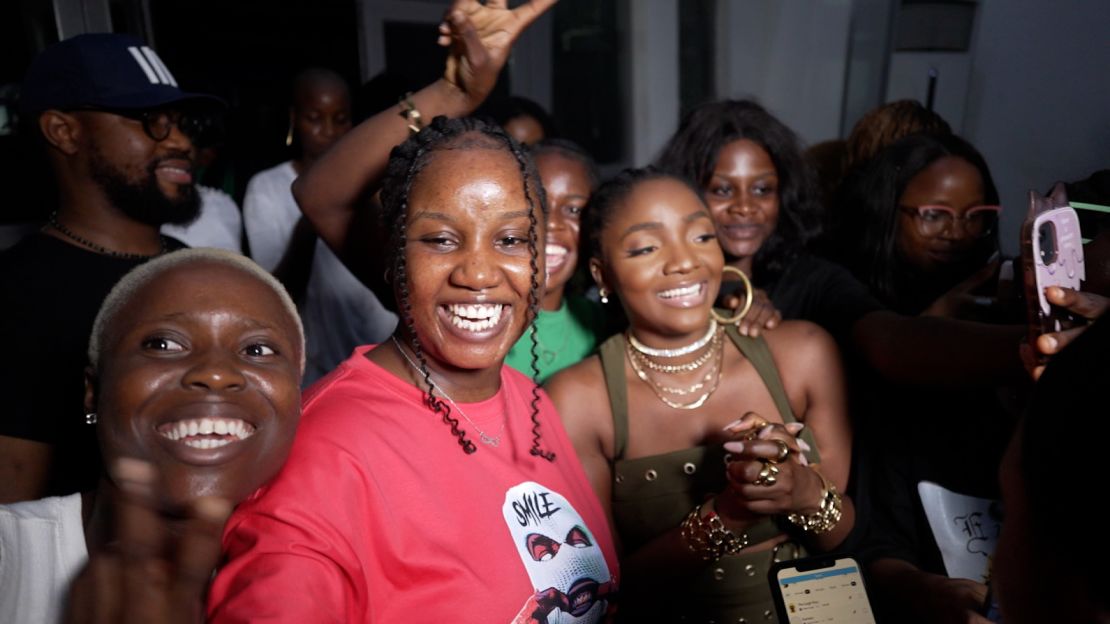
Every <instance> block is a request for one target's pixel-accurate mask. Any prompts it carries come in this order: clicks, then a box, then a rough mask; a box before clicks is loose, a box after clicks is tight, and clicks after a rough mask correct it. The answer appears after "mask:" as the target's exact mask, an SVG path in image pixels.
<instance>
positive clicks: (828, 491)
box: [786, 470, 843, 535]
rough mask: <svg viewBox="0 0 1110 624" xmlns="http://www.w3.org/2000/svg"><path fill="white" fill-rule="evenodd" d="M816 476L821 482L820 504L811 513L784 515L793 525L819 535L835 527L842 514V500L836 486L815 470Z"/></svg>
mask: <svg viewBox="0 0 1110 624" xmlns="http://www.w3.org/2000/svg"><path fill="white" fill-rule="evenodd" d="M814 472H816V473H817V476H818V477H821V484H822V487H823V491H822V493H821V506H820V507H818V508H817V511H815V512H813V513H811V514H800V513H797V512H795V513H792V514H789V515H787V516H786V519H787V520H789V521H790V522H791V523H792V524H794V526H797V527H798V528H799V529H801V530H803V531H805V532H806V533H813V534H814V535H820V534H822V533H828V532H829V531H831V530H833V528H834V527H836V523H838V522H840V517H841V515H843V512H842V510H841V504H842V502H843V501H842V500H841V499H840V492H837V491H836V486H835V485H833V484H832V483H829V480H828V479H826V478H825V475H823V474H821V473H820V472H817V471H816V470H814Z"/></svg>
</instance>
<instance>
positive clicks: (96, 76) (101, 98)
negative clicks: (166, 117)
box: [20, 33, 224, 113]
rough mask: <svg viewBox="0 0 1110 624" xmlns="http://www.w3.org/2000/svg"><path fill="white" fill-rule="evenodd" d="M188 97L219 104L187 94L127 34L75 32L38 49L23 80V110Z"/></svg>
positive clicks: (119, 106) (117, 106)
mask: <svg viewBox="0 0 1110 624" xmlns="http://www.w3.org/2000/svg"><path fill="white" fill-rule="evenodd" d="M184 102H191V103H196V104H201V105H207V106H210V107H214V108H223V107H224V102H223V100H221V99H220V98H217V97H215V96H212V95H206V94H203V93H189V92H186V91H182V90H181V89H180V88H179V87H178V86H177V80H176V79H175V78H174V77H173V74H171V73H170V70H169V69H168V68H167V67H166V65H165V64H164V63H162V59H160V58H159V57H158V54H157V53H156V52H155V51H154V50H152V49H150V47H149V46H147V45H146V43H144V42H143V41H142V40H141V39H139V38H138V37H134V36H131V35H121V34H112V33H99V34H88V35H78V36H76V37H73V38H71V39H66V40H65V41H60V42H58V43H56V44H53V45H51V46H49V47H47V48H46V49H45V50H43V51H42V52H41V53H39V55H38V56H37V57H35V60H34V61H32V62H31V67H30V69H28V70H27V78H26V79H25V80H24V82H23V89H22V94H21V97H20V108H21V109H22V110H23V112H25V113H37V112H41V111H44V110H48V109H58V110H73V109H80V108H91V109H109V110H111V109H114V110H144V109H149V108H157V107H160V106H166V105H169V104H177V103H184Z"/></svg>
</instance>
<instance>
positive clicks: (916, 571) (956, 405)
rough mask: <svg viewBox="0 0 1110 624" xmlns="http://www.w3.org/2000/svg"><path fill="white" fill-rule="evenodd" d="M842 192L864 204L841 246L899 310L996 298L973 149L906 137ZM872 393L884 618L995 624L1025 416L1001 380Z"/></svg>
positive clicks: (884, 387) (986, 213)
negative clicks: (1006, 471)
mask: <svg viewBox="0 0 1110 624" xmlns="http://www.w3.org/2000/svg"><path fill="white" fill-rule="evenodd" d="M846 197H852V198H854V199H852V200H851V201H849V202H846V203H845V204H844V205H842V206H840V207H839V208H838V214H839V215H841V216H842V217H843V221H842V222H841V223H842V225H843V226H844V227H845V229H844V230H843V232H842V236H840V237H838V238H839V240H841V241H845V242H849V241H850V242H854V245H855V246H854V247H853V248H852V249H850V250H848V253H847V254H845V259H846V260H847V261H848V264H849V266H850V268H851V269H852V270H853V271H854V272H855V274H856V276H857V277H858V278H859V279H860V281H862V282H864V283H866V284H867V285H868V286H869V288H870V290H871V293H872V294H873V295H874V296H875V297H876V298H877V299H879V300H880V301H882V302H883V303H884V304H885V305H886V306H888V307H889V308H891V309H893V310H895V311H898V312H901V313H903V314H919V313H921V312H922V311H926V310H929V309H930V308H934V310H932V311H930V313H933V312H935V311H936V310H935V308H936V307H937V306H936V305H935V304H934V302H935V301H936V300H938V298H939V297H940V296H941V295H943V294H945V293H947V292H949V291H951V290H952V289H953V287H955V286H957V285H959V284H961V283H967V282H972V281H983V282H986V283H987V284H989V286H984V287H983V288H985V290H983V291H982V292H978V291H975V290H972V291H971V293H970V294H973V295H982V296H989V295H992V294H994V293H993V292H992V291H993V290H994V284H993V281H994V280H992V279H990V278H991V277H992V276H991V275H990V274H991V273H993V266H991V263H990V258H991V256H992V255H994V254H995V253H996V252H997V251H998V227H997V226H998V217H999V211H1000V209H999V207H998V191H997V190H996V189H995V186H994V182H993V180H992V179H991V174H990V170H989V169H988V168H987V165H986V162H985V161H984V160H983V157H982V156H981V155H980V154H979V152H978V151H976V149H975V148H974V147H972V146H971V145H970V144H968V143H967V142H966V141H964V140H962V139H960V138H958V137H955V136H927V135H916V136H910V137H907V138H905V139H902V140H900V141H898V142H897V143H894V144H893V145H891V146H890V147H888V148H886V149H885V150H884V151H882V152H880V153H879V154H878V155H877V156H876V157H875V159H874V160H872V161H871V162H870V163H869V164H868V165H867V167H866V169H865V170H863V171H862V172H861V174H860V177H859V178H858V179H857V180H856V182H855V184H854V186H853V188H852V189H851V192H850V193H848V194H846ZM969 278H972V279H969ZM948 312H949V313H952V312H953V310H950V311H948ZM955 312H963V314H966V311H960V310H955ZM984 312H985V314H984ZM992 317H993V318H992ZM999 317H1000V314H999V313H998V311H997V308H996V307H992V308H988V309H985V310H984V309H982V307H981V306H980V307H979V309H978V318H980V319H981V320H994V321H999V320H1006V319H1002V318H999ZM979 325H982V326H983V327H990V325H987V324H982V323H981V324H979ZM996 327H997V326H996ZM902 348H903V357H904V358H906V359H914V360H921V361H931V360H938V361H939V362H941V364H940V365H942V366H943V361H944V360H943V359H938V358H936V351H937V350H936V349H933V348H929V347H921V346H917V347H913V348H911V347H906V346H903V347H902ZM867 388H868V393H867V394H868V396H867V400H868V401H869V402H872V403H873V411H874V413H876V414H881V415H882V417H881V418H872V419H870V421H869V422H868V424H867V428H868V431H867V434H868V436H869V440H871V441H873V446H872V447H871V448H869V449H867V451H868V452H869V453H870V454H871V455H872V457H873V461H874V465H875V466H881V467H882V469H881V470H879V469H875V470H872V471H871V473H870V479H871V481H870V482H869V485H868V489H869V491H870V492H871V494H872V496H873V499H872V505H871V511H872V517H871V527H870V528H871V531H870V534H869V538H868V540H867V543H866V546H865V548H864V552H865V553H866V554H865V559H868V560H870V564H869V570H870V573H871V581H872V582H871V586H872V587H871V588H872V590H873V591H872V597H873V599H874V600H875V601H876V603H877V604H876V607H877V609H878V612H879V613H880V614H883V613H885V614H887V615H888V616H890V617H892V618H893V619H892V620H891V621H899V622H985V621H986V620H983V619H982V618H981V616H979V615H978V611H979V610H980V609H981V607H982V605H983V602H984V600H985V598H986V594H987V587H986V583H987V578H988V577H989V564H988V562H989V561H990V557H991V555H992V553H993V551H994V543H995V539H996V538H997V536H998V532H999V530H1000V527H1001V522H1002V521H1001V517H1000V514H999V509H998V500H999V490H998V483H997V474H998V467H999V463H1000V462H1001V458H1002V454H1003V451H1004V450H1005V447H1006V443H1007V441H1008V440H1009V438H1010V436H1011V434H1012V432H1013V429H1014V424H1015V422H1016V417H1015V415H1014V414H1012V413H1011V411H1012V410H1008V409H1007V408H1006V403H1007V402H1008V401H1007V400H1006V399H1005V398H1003V399H1002V400H1000V397H1005V396H1006V395H1007V394H1013V393H1012V392H1008V391H1007V389H1006V388H1003V387H999V386H997V385H996V384H979V385H977V386H973V387H967V388H963V389H960V388H954V387H951V386H944V387H942V386H936V385H925V386H921V387H912V386H908V385H902V384H894V383H890V382H883V381H881V380H878V379H870V380H869V382H868V383H867ZM1009 402H1013V399H1012V398H1011V399H1010V401H1009Z"/></svg>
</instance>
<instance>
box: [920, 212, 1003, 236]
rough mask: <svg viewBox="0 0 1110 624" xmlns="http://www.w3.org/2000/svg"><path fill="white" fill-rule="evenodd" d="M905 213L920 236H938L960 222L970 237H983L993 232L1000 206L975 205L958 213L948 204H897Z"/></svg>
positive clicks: (996, 224)
mask: <svg viewBox="0 0 1110 624" xmlns="http://www.w3.org/2000/svg"><path fill="white" fill-rule="evenodd" d="M899 208H900V209H901V210H902V211H903V212H905V213H906V214H908V215H910V216H912V217H913V218H914V219H913V220H914V223H915V224H916V225H917V231H918V232H919V233H920V234H921V235H922V236H927V237H930V238H931V237H934V236H940V235H941V233H943V232H944V231H945V230H950V229H951V228H953V227H955V225H956V223H957V222H959V223H962V224H963V229H964V231H965V232H967V235H968V236H970V237H972V238H985V237H987V236H990V235H991V234H993V233H994V230H995V228H996V227H997V226H998V215H999V213H1000V212H1001V211H1002V207H1001V206H975V207H974V208H970V209H968V210H966V211H965V212H964V214H962V215H961V214H958V213H957V212H956V211H955V210H953V209H952V208H949V207H948V206H899Z"/></svg>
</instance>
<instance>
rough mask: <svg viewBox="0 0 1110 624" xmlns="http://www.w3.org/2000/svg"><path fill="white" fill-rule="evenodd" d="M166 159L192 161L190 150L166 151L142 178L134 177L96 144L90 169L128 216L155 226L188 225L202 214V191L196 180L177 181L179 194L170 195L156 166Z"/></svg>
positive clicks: (149, 166)
mask: <svg viewBox="0 0 1110 624" xmlns="http://www.w3.org/2000/svg"><path fill="white" fill-rule="evenodd" d="M167 159H184V160H188V161H190V162H191V161H192V158H191V157H190V156H189V154H188V153H187V152H175V153H171V154H167V155H165V156H163V157H162V158H159V159H156V160H152V161H151V162H150V163H149V164H148V165H147V167H146V170H145V172H144V173H145V175H144V176H143V177H142V179H140V180H138V181H134V180H130V179H128V177H127V175H126V174H125V173H124V172H122V171H120V170H119V169H117V168H116V167H114V166H113V165H112V164H111V162H110V161H109V160H108V159H107V158H106V157H105V156H104V153H103V152H101V151H100V150H99V148H98V147H96V146H93V149H92V154H91V159H90V162H89V172H90V174H91V175H92V179H93V181H94V182H96V183H97V184H98V185H100V188H102V189H103V190H104V194H105V195H106V196H107V197H108V200H109V201H110V202H112V205H114V206H115V207H116V208H119V210H120V211H121V212H123V214H125V215H126V216H127V217H128V218H130V219H132V220H134V221H138V222H139V223H143V224H146V225H154V226H159V225H163V224H166V223H170V224H173V225H188V224H189V223H192V222H193V221H195V220H196V219H197V217H198V216H200V195H198V194H197V187H196V185H195V184H178V185H177V197H176V198H170V197H168V196H167V195H166V194H165V193H164V192H163V191H162V188H161V187H160V186H159V185H158V176H157V174H156V173H155V169H156V168H157V167H158V164H159V163H160V162H162V161H163V160H167Z"/></svg>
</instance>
